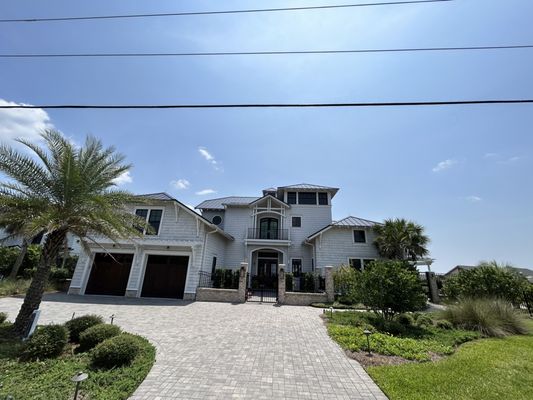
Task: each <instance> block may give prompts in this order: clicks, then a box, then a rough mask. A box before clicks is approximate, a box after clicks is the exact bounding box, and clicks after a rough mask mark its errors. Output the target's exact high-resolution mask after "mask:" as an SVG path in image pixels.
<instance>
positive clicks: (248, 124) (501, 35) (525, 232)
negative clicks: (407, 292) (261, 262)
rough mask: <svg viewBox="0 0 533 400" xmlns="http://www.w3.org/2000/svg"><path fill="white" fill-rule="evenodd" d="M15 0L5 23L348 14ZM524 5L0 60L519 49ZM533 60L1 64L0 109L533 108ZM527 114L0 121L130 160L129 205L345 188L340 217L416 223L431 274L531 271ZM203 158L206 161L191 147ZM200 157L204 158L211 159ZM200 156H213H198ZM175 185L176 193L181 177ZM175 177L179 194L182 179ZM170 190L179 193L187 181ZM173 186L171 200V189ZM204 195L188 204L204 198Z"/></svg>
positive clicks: (44, 115)
mask: <svg viewBox="0 0 533 400" xmlns="http://www.w3.org/2000/svg"><path fill="white" fill-rule="evenodd" d="M342 3H347V2H338V1H327V0H321V1H318V0H316V1H312V0H308V1H269V2H266V1H224V2H220V1H198V0H197V1H192V0H191V1H180V2H175V1H158V2H148V1H125V0H123V1H115V2H109V1H103V0H101V1H94V0H93V1H91V2H83V3H82V2H72V1H66V0H65V1H57V0H56V1H53V0H49V1H46V2H36V1H24V0H19V1H17V2H3V3H2V4H0V15H2V18H18V17H28V16H41V17H47V16H66V15H84V14H113V13H142V12H176V11H195V10H216V9H241V8H259V7H276V6H300V5H321V4H342ZM531 15H533V2H529V1H524V0H509V1H483V0H457V1H454V2H450V3H441V4H422V5H403V6H388V7H368V8H353V9H339V10H327V11H325V10H323V11H305V12H289V13H263V14H247V15H242V14H240V15H225V16H220V15H219V16H201V17H200V16H198V17H177V18H153V19H139V20H108V21H80V22H56V23H42V24H2V25H1V26H0V51H1V52H4V53H9V52H19V53H31V52H43V53H44V52H114V51H117V52H120V51H123V52H126V51H139V52H142V51H145V52H156V51H198V52H199V51H239V50H240V51H253V50H302V49H349V48H394V47H424V46H428V47H433V46H475V45H503V44H531V42H532V40H533V39H532V38H533V25H532V24H531V23H530V22H531V20H530V16H531ZM532 67H533V50H508V51H493V52H464V53H402V54H353V55H346V54H345V55H305V56H302V55H299V56H278V57H275V56H254V57H219V58H207V57H206V58H151V59H52V60H45V59H38V60H8V59H3V60H0V99H3V101H8V102H17V103H29V104H40V103H41V104H42V103H207V102H211V103H217V102H218V103H231V102H240V103H246V102H297V101H299V102H319V101H322V102H341V101H409V100H450V99H477V98H531V97H533V79H532V75H531V71H532ZM532 122H533V106H531V105H496V106H468V107H455V106H453V107H435V108H381V109H305V110H295V109H284V110H275V109H270V110H265V109H248V110H238V109H237V110H153V111H140V110H123V111H117V110H84V111H83V110H77V111H75V110H51V111H47V112H44V111H41V110H36V111H3V112H1V113H0V138H1V139H2V140H4V141H9V140H11V139H12V138H13V137H15V136H21V135H22V136H26V137H35V134H36V132H37V130H38V129H40V128H43V127H46V126H52V125H53V126H54V127H55V128H57V129H59V130H61V131H62V132H64V133H65V134H66V135H68V136H69V137H71V138H72V139H73V140H74V141H76V142H82V141H83V139H84V137H85V135H87V134H93V135H95V136H97V137H99V138H101V139H102V140H103V141H104V142H105V143H106V144H113V145H115V146H116V147H117V148H118V149H119V150H120V151H121V152H122V153H124V154H126V155H127V158H128V160H129V161H130V162H131V163H133V164H134V168H133V169H132V171H131V176H130V178H131V179H130V180H131V181H130V182H128V181H127V180H126V181H125V182H123V187H124V188H126V189H128V190H131V191H133V192H137V193H141V192H144V193H146V192H156V191H166V192H168V193H170V194H172V195H174V196H176V197H177V198H179V199H180V200H181V201H183V202H185V203H186V204H190V205H196V204H198V203H200V202H201V201H202V200H204V199H205V198H209V197H220V196H226V195H252V196H253V195H258V194H259V193H260V190H261V189H263V188H266V187H270V186H281V185H286V184H293V183H300V182H308V183H317V184H323V185H331V186H336V187H339V188H341V190H340V192H339V193H338V195H337V196H336V197H335V199H334V209H333V213H334V218H336V219H340V218H343V217H345V216H347V215H355V216H359V217H363V218H368V219H373V220H382V219H384V218H388V217H405V218H409V219H412V220H414V221H417V222H418V223H420V224H422V225H424V226H425V227H426V230H427V233H428V235H429V236H430V237H431V239H432V243H431V247H430V249H431V255H432V257H434V258H435V259H436V262H435V265H434V267H435V269H436V270H437V271H446V270H448V269H450V268H451V267H452V266H454V265H456V264H471V263H476V262H478V261H479V260H482V259H496V260H498V261H506V262H510V263H513V264H515V265H517V266H523V267H533V248H532V246H531V244H532V241H533V212H532V211H533V206H532V205H533V178H532V175H533V152H532V150H533V135H532V132H531V127H532ZM202 149H203V151H201V150H202ZM208 155H209V156H208ZM209 157H213V158H212V159H209ZM180 180H181V181H180ZM184 180H185V181H186V182H187V183H188V184H186V183H185V182H184ZM177 182H181V185H180V184H178V183H177ZM180 186H181V187H182V188H181V189H180V188H179V187H180ZM208 190H212V191H214V192H216V193H212V194H205V195H199V194H196V193H201V192H202V191H204V192H205V191H208Z"/></svg>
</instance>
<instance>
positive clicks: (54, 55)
mask: <svg viewBox="0 0 533 400" xmlns="http://www.w3.org/2000/svg"><path fill="white" fill-rule="evenodd" d="M530 48H533V44H525V45H504V46H467V47H418V48H399V49H352V50H300V51H235V52H232V51H230V52H226V51H217V52H200V53H50V54H0V58H76V57H198V56H258V55H259V56H261V55H294V54H349V53H408V52H419V51H466V50H503V49H530Z"/></svg>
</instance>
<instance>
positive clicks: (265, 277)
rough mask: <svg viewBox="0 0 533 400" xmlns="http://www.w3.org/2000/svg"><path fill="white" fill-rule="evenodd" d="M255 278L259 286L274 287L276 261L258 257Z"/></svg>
mask: <svg viewBox="0 0 533 400" xmlns="http://www.w3.org/2000/svg"><path fill="white" fill-rule="evenodd" d="M257 280H258V283H259V286H260V287H261V286H262V287H264V288H276V287H277V283H278V261H277V260H272V259H264V258H259V259H258V260H257Z"/></svg>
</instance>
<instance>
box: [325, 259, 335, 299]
mask: <svg viewBox="0 0 533 400" xmlns="http://www.w3.org/2000/svg"><path fill="white" fill-rule="evenodd" d="M324 271H325V275H326V297H327V300H328V302H329V303H332V302H333V301H335V285H334V283H333V267H332V266H331V265H328V266H326V267H324Z"/></svg>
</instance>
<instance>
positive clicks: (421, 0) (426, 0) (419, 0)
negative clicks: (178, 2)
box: [0, 0, 454, 23]
mask: <svg viewBox="0 0 533 400" xmlns="http://www.w3.org/2000/svg"><path fill="white" fill-rule="evenodd" d="M449 1H454V0H412V1H387V2H379V3H360V4H337V5H325V6H308V7H284V8H259V9H247V10H221V11H191V12H176V13H153V14H122V15H90V16H80V17H52V18H20V19H0V22H2V23H8V22H52V21H80V20H94V19H121V18H151V17H184V16H191V15H216V14H245V13H261V12H280V11H306V10H324V9H338V8H352V7H370V6H392V5H402V4H423V3H443V2H449Z"/></svg>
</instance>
